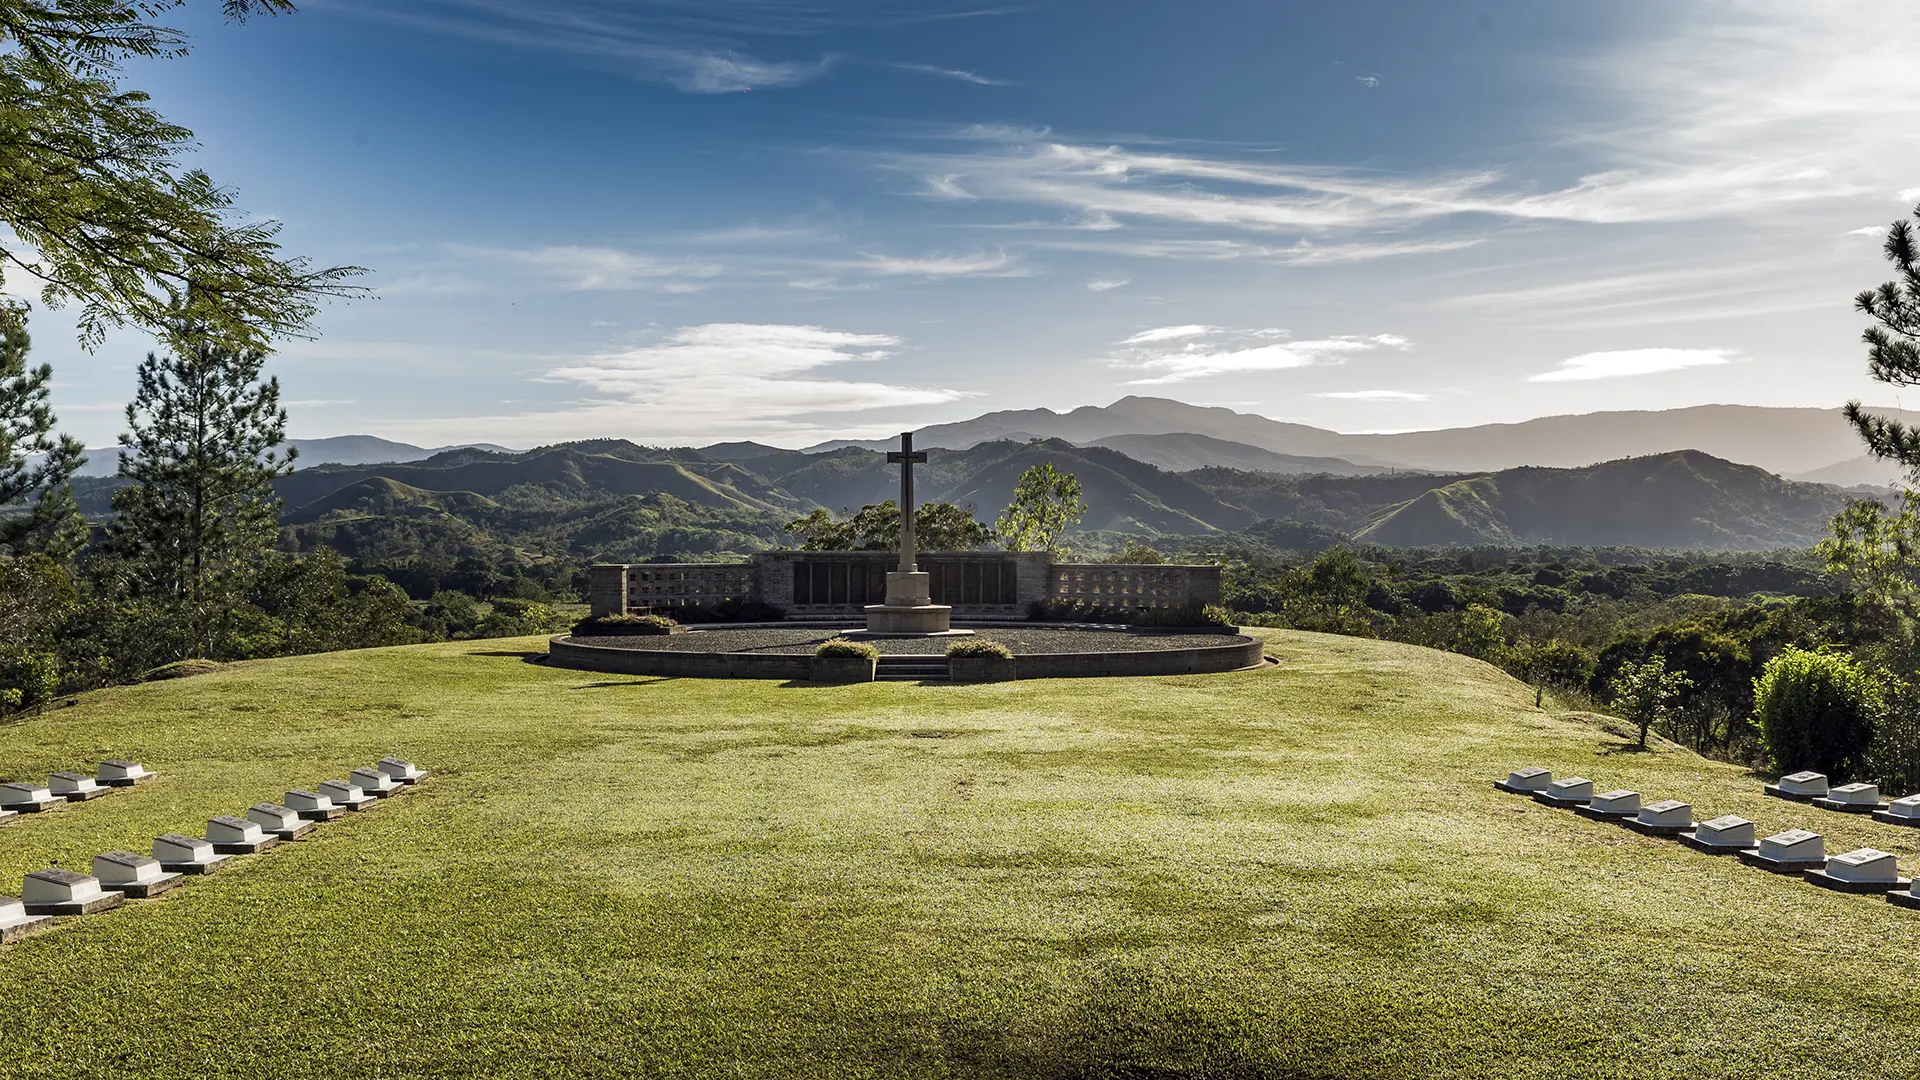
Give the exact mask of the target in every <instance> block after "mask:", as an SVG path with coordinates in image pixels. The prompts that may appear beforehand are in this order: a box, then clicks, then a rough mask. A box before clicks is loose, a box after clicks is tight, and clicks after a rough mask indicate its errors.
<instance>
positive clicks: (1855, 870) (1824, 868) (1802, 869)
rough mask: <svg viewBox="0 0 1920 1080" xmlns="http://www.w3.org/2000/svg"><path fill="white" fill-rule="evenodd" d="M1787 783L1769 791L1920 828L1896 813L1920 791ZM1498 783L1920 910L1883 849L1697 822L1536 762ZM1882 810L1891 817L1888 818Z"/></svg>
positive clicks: (1734, 818)
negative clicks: (1901, 794) (1894, 797)
mask: <svg viewBox="0 0 1920 1080" xmlns="http://www.w3.org/2000/svg"><path fill="white" fill-rule="evenodd" d="M1781 784H1782V785H1788V786H1789V790H1776V788H1777V787H1779V785H1768V787H1767V793H1768V794H1770V795H1778V796H1779V797H1781V798H1788V799H1793V800H1795V801H1799V802H1810V803H1812V804H1813V805H1815V806H1819V807H1821V808H1822V809H1828V810H1840V811H1842V812H1846V813H1866V812H1869V811H1872V812H1873V814H1874V817H1875V818H1879V819H1881V820H1888V821H1891V822H1893V823H1896V824H1902V825H1916V826H1920V815H1912V813H1911V809H1908V810H1906V811H1903V812H1901V813H1899V814H1895V813H1894V812H1893V811H1894V808H1900V807H1902V804H1905V805H1906V807H1908V808H1914V807H1920V796H1912V797H1909V798H1907V799H1901V800H1898V801H1897V802H1895V803H1893V804H1890V805H1889V804H1883V803H1881V802H1880V793H1879V788H1877V787H1875V786H1874V785H1872V784H1847V785H1843V786H1842V787H1840V788H1835V789H1833V791H1832V792H1829V791H1828V790H1827V778H1826V777H1824V776H1821V775H1820V774H1819V773H1811V772H1807V773H1795V774H1793V775H1792V776H1788V777H1782V778H1781ZM1494 786H1495V787H1497V788H1499V789H1500V790H1502V791H1506V792H1510V793H1512V794H1515V795H1527V796H1530V797H1532V798H1533V799H1534V800H1536V801H1538V802H1542V803H1545V804H1546V805H1548V806H1557V807H1562V808H1565V809H1570V810H1572V811H1573V812H1574V813H1577V814H1579V815H1580V816H1582V817H1587V818H1593V819H1594V820H1597V821H1614V822H1618V823H1619V824H1621V825H1625V826H1626V827H1627V828H1629V829H1632V830H1634V831H1635V832H1639V833H1644V834H1646V835H1649V836H1668V837H1672V838H1673V839H1675V840H1678V841H1680V842H1681V843H1682V844H1685V845H1686V846H1688V847H1690V848H1692V849H1694V850H1695V851H1700V852H1705V853H1706V854H1708V855H1733V856H1736V857H1737V858H1739V860H1740V861H1741V862H1743V863H1746V864H1747V865H1748V866H1754V867H1758V868H1760V869H1762V870H1767V871H1770V872H1772V873H1775V874H1798V875H1800V876H1801V877H1803V878H1804V879H1806V880H1807V881H1810V882H1812V883H1813V884H1815V885H1818V886H1820V887H1821V888H1825V889H1832V890H1834V891H1836V892H1845V893H1865V894H1873V893H1879V894H1882V895H1884V896H1886V898H1887V902H1888V903H1891V904H1897V905H1899V906H1901V907H1908V908H1920V894H1916V893H1915V892H1914V891H1913V881H1912V879H1910V878H1903V877H1901V876H1900V872H1899V866H1898V863H1897V860H1896V859H1895V858H1894V856H1893V855H1892V854H1890V853H1888V852H1885V851H1881V850H1879V849H1877V848H1858V849H1856V850H1853V851H1849V852H1845V853H1844V854H1840V855H1828V854H1827V841H1826V838H1825V837H1823V836H1821V835H1820V834H1819V833H1817V832H1811V831H1809V830H1807V829H1788V830H1787V831H1786V832H1781V833H1775V834H1773V835H1772V836H1768V837H1763V838H1761V839H1759V840H1757V841H1756V840H1755V839H1754V828H1753V822H1751V821H1748V820H1747V819H1746V818H1743V817H1740V816H1738V815H1735V814H1727V815H1725V816H1723V817H1717V818H1714V819H1713V820H1711V821H1700V822H1696V821H1694V820H1693V807H1692V806H1691V805H1689V804H1688V803H1684V802H1681V801H1680V800H1678V799H1663V800H1661V801H1660V802H1655V803H1648V804H1646V805H1645V806H1642V805H1641V803H1640V793H1639V792H1637V791H1628V790H1625V789H1620V790H1616V791H1603V792H1599V793H1595V792H1594V790H1593V781H1591V780H1588V779H1587V778H1586V777H1584V776H1574V777H1568V778H1567V779H1564V780H1555V779H1554V778H1553V774H1552V773H1551V772H1548V771H1547V770H1546V769H1542V768H1537V767H1536V768H1527V769H1518V770H1515V771H1514V772H1511V773H1509V774H1507V778H1506V779H1505V780H1496V781H1494ZM1816 789H1817V790H1816ZM1846 789H1854V790H1852V791H1846V797H1845V798H1842V799H1837V800H1836V799H1833V798H1832V797H1831V796H1832V795H1834V794H1839V793H1841V792H1843V791H1845V790H1846ZM1860 789H1865V791H1864V792H1863V791H1862V790H1860ZM1883 814H1884V815H1887V816H1886V817H1884V818H1883V817H1882V815H1883ZM1909 817H1912V820H1909V819H1908V818H1909Z"/></svg>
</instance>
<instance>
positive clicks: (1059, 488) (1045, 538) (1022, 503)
mask: <svg viewBox="0 0 1920 1080" xmlns="http://www.w3.org/2000/svg"><path fill="white" fill-rule="evenodd" d="M1086 514H1087V504H1086V503H1085V502H1084V501H1082V500H1081V498H1080V479H1079V478H1078V477H1076V476H1074V475H1073V474H1072V473H1063V472H1061V471H1059V470H1058V469H1055V468H1054V467H1053V463H1052V462H1047V463H1045V464H1041V465H1032V466H1029V467H1028V468H1027V470H1026V471H1025V472H1022V473H1021V474H1020V482H1019V483H1018V484H1016V485H1015V486H1014V489H1013V501H1012V502H1010V503H1008V504H1007V509H1006V510H1005V512H1003V513H1002V514H1001V515H1000V520H999V521H997V522H995V523H994V526H993V528H994V532H995V533H996V534H998V535H999V537H1000V542H1001V543H1002V544H1004V545H1006V549H1007V550H1008V551H1056V552H1057V551H1060V550H1061V548H1060V535H1061V534H1062V533H1064V532H1066V531H1067V530H1068V529H1071V528H1073V527H1074V526H1075V525H1078V524H1079V523H1080V519H1081V518H1083V517H1085V516H1086Z"/></svg>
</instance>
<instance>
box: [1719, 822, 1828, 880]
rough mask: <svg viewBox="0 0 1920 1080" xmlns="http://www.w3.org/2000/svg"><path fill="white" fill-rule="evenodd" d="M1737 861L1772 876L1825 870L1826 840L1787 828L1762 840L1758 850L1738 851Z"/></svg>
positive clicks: (1814, 833) (1813, 833)
mask: <svg viewBox="0 0 1920 1080" xmlns="http://www.w3.org/2000/svg"><path fill="white" fill-rule="evenodd" d="M1740 861H1741V862H1743V863H1746V864H1747V865H1748V866H1757V867H1759V868H1760V869H1762V870H1767V871H1771V872H1772V873H1775V874H1799V873H1804V872H1806V871H1808V870H1821V869H1825V868H1826V865H1827V838H1826V837H1824V836H1821V835H1820V834H1819V833H1817V832H1808V831H1807V830H1805V829H1788V830H1787V831H1786V832H1782V833H1774V834H1773V835H1772V836H1769V837H1767V838H1765V839H1763V840H1761V841H1760V847H1759V849H1758V850H1755V851H1743V852H1741V853H1740Z"/></svg>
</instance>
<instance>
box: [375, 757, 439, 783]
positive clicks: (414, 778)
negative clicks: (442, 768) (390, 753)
mask: <svg viewBox="0 0 1920 1080" xmlns="http://www.w3.org/2000/svg"><path fill="white" fill-rule="evenodd" d="M374 768H376V769H379V770H380V771H381V772H383V773H386V774H387V775H388V776H391V777H393V779H394V782H395V783H400V784H406V785H408V786H409V787H411V786H412V785H414V784H418V783H420V782H422V781H424V780H426V778H427V774H426V773H425V772H422V771H421V770H419V769H416V768H414V767H413V762H411V761H401V760H400V759H399V758H393V757H383V758H381V759H380V763H379V764H378V765H375V766H374Z"/></svg>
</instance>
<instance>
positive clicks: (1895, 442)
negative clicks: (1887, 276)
mask: <svg viewBox="0 0 1920 1080" xmlns="http://www.w3.org/2000/svg"><path fill="white" fill-rule="evenodd" d="M1913 216H1914V220H1915V221H1916V222H1920V206H1916V207H1914V210H1913ZM1884 250H1885V252H1886V256H1887V261H1888V262H1890V263H1892V264H1893V265H1894V268H1895V270H1896V271H1897V272H1898V279H1897V280H1895V281H1889V282H1887V283H1886V284H1884V285H1882V286H1880V287H1879V288H1878V289H1868V290H1867V291H1866V292H1863V293H1861V294H1860V295H1859V296H1857V297H1855V298H1854V301H1853V306H1854V307H1855V308H1856V309H1858V310H1859V311H1861V312H1862V313H1864V314H1866V315H1867V316H1869V317H1871V318H1872V319H1873V320H1874V322H1875V323H1876V324H1878V325H1875V326H1870V327H1868V328H1867V330H1866V332H1865V333H1864V334H1862V335H1861V339H1862V340H1863V341H1865V342H1866V343H1867V372H1868V373H1869V374H1871V375H1872V376H1873V377H1874V378H1875V379H1877V380H1879V381H1880V382H1883V383H1887V384H1888V385H1890V386H1916V385H1920V236H1916V234H1915V230H1914V228H1913V226H1912V225H1910V224H1909V223H1908V222H1906V221H1905V220H1900V221H1896V222H1894V223H1893V225H1892V226H1891V227H1890V228H1888V229H1887V242H1886V246H1885V249H1884ZM1846 414H1847V421H1848V422H1849V423H1851V424H1852V425H1853V427H1854V430H1856V431H1858V432H1859V433H1860V438H1861V439H1862V440H1864V441H1865V442H1866V444H1867V449H1868V450H1869V451H1870V452H1871V453H1872V454H1873V456H1874V457H1878V458H1889V459H1892V460H1894V461H1898V462H1899V463H1900V464H1901V466H1902V467H1903V468H1905V469H1906V470H1907V475H1908V478H1909V479H1911V480H1913V481H1914V482H1915V483H1920V428H1910V427H1908V426H1907V425H1905V424H1902V423H1900V422H1899V421H1897V420H1887V419H1884V418H1881V417H1878V416H1874V415H1872V414H1870V413H1868V412H1867V411H1866V410H1865V409H1864V408H1863V407H1862V406H1861V404H1860V403H1859V402H1857V401H1850V402H1848V403H1847V409H1846Z"/></svg>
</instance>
